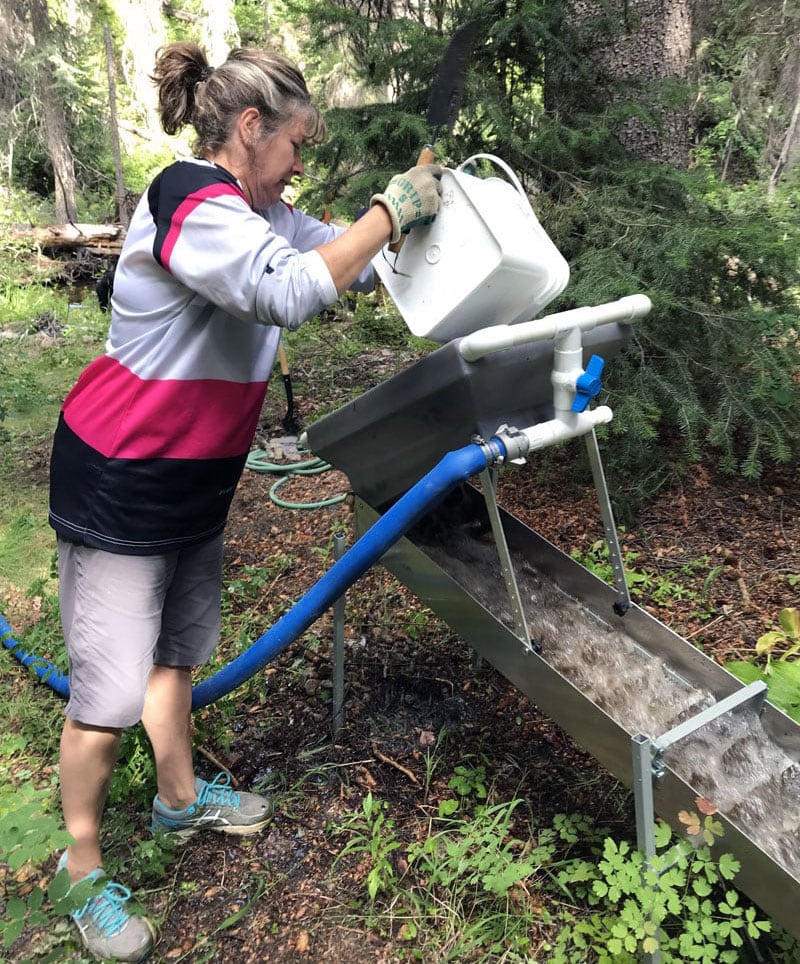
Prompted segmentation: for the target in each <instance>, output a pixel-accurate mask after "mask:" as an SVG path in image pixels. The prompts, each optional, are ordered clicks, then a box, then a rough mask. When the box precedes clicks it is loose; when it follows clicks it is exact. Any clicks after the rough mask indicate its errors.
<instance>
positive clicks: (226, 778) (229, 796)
mask: <svg viewBox="0 0 800 964" xmlns="http://www.w3.org/2000/svg"><path fill="white" fill-rule="evenodd" d="M197 802H198V804H199V805H200V806H201V807H205V806H208V805H209V804H211V805H213V806H217V807H238V806H239V794H238V793H235V792H234V791H233V790H232V789H231V777H230V774H229V773H218V774H217V775H216V776H215V777H214V779H213V780H212V781H211V783H207V782H204V783H203V786H202V787H201V788H200V792H199V793H198V794H197Z"/></svg>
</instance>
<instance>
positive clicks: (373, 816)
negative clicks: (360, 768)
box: [334, 792, 401, 901]
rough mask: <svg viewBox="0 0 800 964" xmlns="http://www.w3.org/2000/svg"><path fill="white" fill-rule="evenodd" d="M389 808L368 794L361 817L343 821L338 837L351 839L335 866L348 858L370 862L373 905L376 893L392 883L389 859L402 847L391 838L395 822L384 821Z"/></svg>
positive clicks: (370, 893) (359, 814)
mask: <svg viewBox="0 0 800 964" xmlns="http://www.w3.org/2000/svg"><path fill="white" fill-rule="evenodd" d="M387 809H388V806H387V804H386V803H383V802H382V801H380V800H376V799H375V798H374V797H373V796H372V793H371V792H370V793H368V794H367V795H366V797H364V799H363V800H362V803H361V813H356V814H354V815H353V816H352V817H350V818H349V819H348V820H346V821H345V822H344V823H343V824H342V826H341V827H340V828H338V829H337V832H338V833H347V834H349V836H350V839H349V840H348V841H347V843H346V844H345V845H344V847H343V848H342V850H341V851H340V852H339V855H338V856H337V858H336V860H335V861H334V866H336V865H337V864H338V863H339V861H341V860H343V859H344V858H345V857H347V856H348V855H349V854H358V855H360V856H362V857H364V858H366V859H367V860H368V861H369V865H370V866H369V870H368V872H367V894H368V895H369V899H370V900H371V901H374V900H375V898H376V897H377V895H378V892H379V891H383V890H387V889H388V887H389V886H390V884H391V883H392V882H393V881H394V879H395V869H394V866H393V864H392V861H391V860H390V859H389V858H390V855H391V854H392V853H394V851H395V850H397V849H398V848H399V847H400V846H401V843H400V841H399V840H398V839H397V838H396V837H395V835H394V822H393V821H392V820H389V819H387V816H386V812H387Z"/></svg>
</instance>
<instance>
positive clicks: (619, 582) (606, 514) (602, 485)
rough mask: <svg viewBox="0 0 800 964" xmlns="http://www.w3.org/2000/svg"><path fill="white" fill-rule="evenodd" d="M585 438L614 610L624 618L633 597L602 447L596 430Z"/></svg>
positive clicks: (588, 433)
mask: <svg viewBox="0 0 800 964" xmlns="http://www.w3.org/2000/svg"><path fill="white" fill-rule="evenodd" d="M584 437H585V439H586V451H587V453H588V455H589V464H590V465H591V467H592V478H593V479H594V487H595V491H596V492H597V499H598V501H599V503H600V515H601V517H602V519H603V531H604V532H605V537H606V545H607V546H608V558H609V560H610V561H611V566H612V570H613V573H614V586H615V588H616V590H617V601H616V602H615V603H614V609H615V611H616V612H617V614H618V615H620V616H624V615H625V613H626V612H627V611H628V610H629V609H630V608H631V595H630V590H629V589H628V581H627V579H626V578H625V567H624V565H623V563H622V552H621V551H620V548H619V539H618V538H617V527H616V525H615V524H614V514H613V512H612V510H611V498H610V496H609V494H608V486H607V485H606V476H605V472H604V471H603V463H602V461H601V459H600V447H599V445H598V444H597V435H596V433H595V430H594V429H592V430H591V432H587V433H586V435H585V436H584Z"/></svg>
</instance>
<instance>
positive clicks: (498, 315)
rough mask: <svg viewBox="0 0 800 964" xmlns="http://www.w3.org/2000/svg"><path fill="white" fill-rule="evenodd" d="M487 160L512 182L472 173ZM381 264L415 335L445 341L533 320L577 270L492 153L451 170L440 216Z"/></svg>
mask: <svg viewBox="0 0 800 964" xmlns="http://www.w3.org/2000/svg"><path fill="white" fill-rule="evenodd" d="M480 159H486V160H489V161H491V162H492V163H494V164H496V165H497V166H498V167H500V168H502V169H503V171H505V173H506V175H507V176H508V178H509V180H508V181H507V180H503V179H502V178H497V177H489V178H480V177H475V176H474V175H472V174H467V173H466V171H465V170H464V169H465V168H467V167H468V166H469V165H470V164H472V163H473V162H474V161H477V160H480ZM509 182H510V183H509ZM373 265H374V267H375V270H376V271H377V273H378V276H379V277H380V279H381V281H382V282H383V284H384V286H385V287H386V290H387V291H388V293H389V294H390V296H391V297H392V300H393V301H394V302H395V304H396V305H397V308H398V310H399V311H400V314H401V315H402V317H403V319H404V320H405V322H406V324H407V325H408V327H409V329H410V330H411V332H412V333H413V334H415V335H420V336H422V337H425V338H431V339H433V340H434V341H439V342H446V341H450V340H452V339H453V338H459V337H461V336H462V335H467V334H469V333H470V332H473V331H476V330H477V329H478V328H486V327H488V326H490V325H502V324H514V323H515V322H519V321H529V320H530V319H531V318H534V317H535V316H536V315H537V314H538V313H539V312H540V311H541V310H542V309H543V308H544V307H545V305H547V304H549V303H550V302H551V301H552V300H553V299H554V298H556V297H557V296H558V295H559V294H560V293H561V292H562V291H563V290H564V288H565V287H566V285H567V282H568V280H569V265H568V264H567V262H566V261H565V260H564V258H563V256H562V255H561V253H560V252H559V251H558V249H557V248H556V246H555V245H554V244H553V242H552V241H551V239H550V238H549V237H548V235H547V233H546V231H545V230H544V228H543V227H542V226H541V225H540V224H539V221H538V220H537V218H536V215H535V214H534V212H533V209H532V208H531V206H530V203H529V201H528V198H527V197H526V195H525V191H524V190H523V188H522V185H521V184H520V182H519V179H518V178H517V176H516V175H515V174H514V172H513V171H512V170H511V169H510V168H509V167H508V165H507V164H506V163H505V161H502V160H500V158H497V157H494V156H493V155H491V154H475V155H474V156H473V157H470V158H468V159H467V160H466V161H464V163H463V164H461V165H460V166H459V167H458V168H456V169H455V170H450V169H445V170H444V172H443V173H442V204H441V208H440V210H439V214H438V215H437V216H436V219H435V220H434V221H433V223H432V224H430V225H428V226H425V227H420V228H415V229H414V230H413V231H411V232H410V233H409V234H408V235H407V236H405V241H404V244H403V246H402V248H401V249H400V251H399V253H398V254H397V255H395V254H393V253H392V252H391V251H389V250H388V247H387V248H384V249H383V251H381V252H379V253H378V255H377V256H376V257H375V259H374V261H373Z"/></svg>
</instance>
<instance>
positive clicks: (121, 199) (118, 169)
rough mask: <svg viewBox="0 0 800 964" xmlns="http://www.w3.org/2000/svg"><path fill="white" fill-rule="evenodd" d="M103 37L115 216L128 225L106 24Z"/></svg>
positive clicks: (112, 68)
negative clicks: (112, 156) (112, 152)
mask: <svg viewBox="0 0 800 964" xmlns="http://www.w3.org/2000/svg"><path fill="white" fill-rule="evenodd" d="M103 39H104V41H105V48H106V73H107V75H108V109H109V115H110V120H111V144H112V148H113V151H114V176H115V180H116V185H117V217H118V218H119V220H120V223H121V224H123V225H125V227H127V226H128V221H129V220H130V219H129V217H128V207H127V205H126V203H125V181H124V178H123V175H122V153H121V151H120V148H119V125H118V123H117V85H116V81H115V80H114V46H113V44H112V42H111V30H110V29H109V27H108V25H106V26H105V27H104V28H103Z"/></svg>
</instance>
